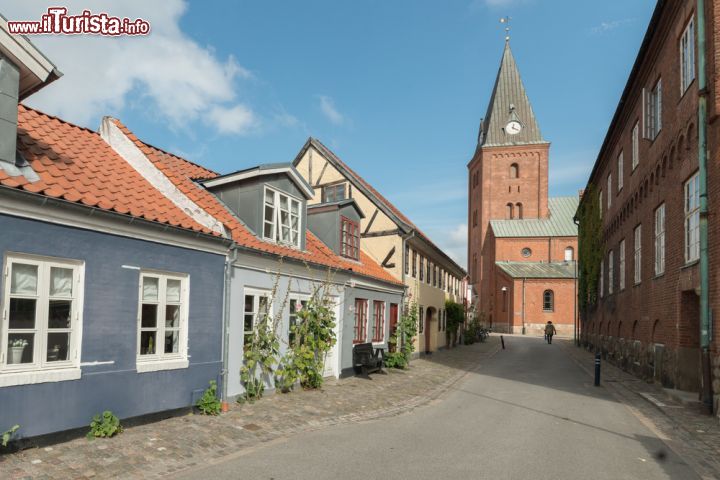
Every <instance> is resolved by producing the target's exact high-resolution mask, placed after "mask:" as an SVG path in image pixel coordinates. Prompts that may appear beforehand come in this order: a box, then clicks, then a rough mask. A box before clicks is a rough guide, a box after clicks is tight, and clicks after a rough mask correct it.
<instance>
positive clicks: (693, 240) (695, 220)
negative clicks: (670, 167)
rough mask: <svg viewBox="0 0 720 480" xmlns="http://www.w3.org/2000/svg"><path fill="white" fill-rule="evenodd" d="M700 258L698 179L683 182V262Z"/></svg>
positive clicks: (693, 177) (697, 177) (696, 176)
mask: <svg viewBox="0 0 720 480" xmlns="http://www.w3.org/2000/svg"><path fill="white" fill-rule="evenodd" d="M698 258H700V177H699V176H698V174H697V173H696V174H695V175H693V176H692V177H690V180H688V181H687V182H685V262H693V261H695V260H697V259H698Z"/></svg>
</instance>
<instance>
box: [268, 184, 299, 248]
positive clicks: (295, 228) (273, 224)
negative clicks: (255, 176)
mask: <svg viewBox="0 0 720 480" xmlns="http://www.w3.org/2000/svg"><path fill="white" fill-rule="evenodd" d="M263 238H264V239H265V240H269V241H271V242H276V243H280V244H283V245H289V246H292V247H296V248H300V201H299V200H297V199H295V198H293V197H291V196H289V195H287V194H284V193H280V192H278V191H277V190H273V189H272V188H269V187H265V200H264V208H263Z"/></svg>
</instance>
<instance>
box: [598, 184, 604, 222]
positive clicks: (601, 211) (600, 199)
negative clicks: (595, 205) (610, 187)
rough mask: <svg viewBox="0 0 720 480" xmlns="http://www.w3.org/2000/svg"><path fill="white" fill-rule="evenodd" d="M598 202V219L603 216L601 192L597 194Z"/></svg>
mask: <svg viewBox="0 0 720 480" xmlns="http://www.w3.org/2000/svg"><path fill="white" fill-rule="evenodd" d="M598 202H599V204H600V218H602V216H603V191H602V190H600V191H599V192H598Z"/></svg>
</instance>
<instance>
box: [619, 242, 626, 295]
mask: <svg viewBox="0 0 720 480" xmlns="http://www.w3.org/2000/svg"><path fill="white" fill-rule="evenodd" d="M618 257H619V259H618V263H619V265H618V268H619V271H618V275H620V291H621V292H622V291H623V290H625V239H624V238H623V239H622V240H620V247H618Z"/></svg>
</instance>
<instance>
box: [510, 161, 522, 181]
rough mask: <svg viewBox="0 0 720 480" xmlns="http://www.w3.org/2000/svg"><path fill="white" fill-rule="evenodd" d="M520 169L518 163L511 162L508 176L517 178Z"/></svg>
mask: <svg viewBox="0 0 720 480" xmlns="http://www.w3.org/2000/svg"><path fill="white" fill-rule="evenodd" d="M519 174H520V171H519V170H518V164H517V163H513V164H512V165H510V178H518V175H519Z"/></svg>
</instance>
